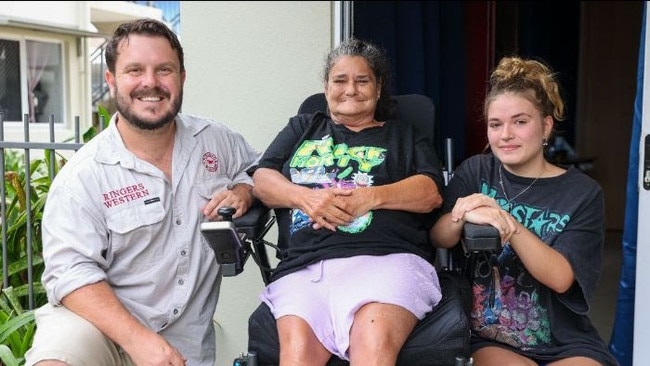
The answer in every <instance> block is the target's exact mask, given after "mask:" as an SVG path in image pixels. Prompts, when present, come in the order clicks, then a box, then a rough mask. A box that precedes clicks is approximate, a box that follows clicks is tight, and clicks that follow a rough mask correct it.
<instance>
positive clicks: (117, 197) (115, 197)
mask: <svg viewBox="0 0 650 366" xmlns="http://www.w3.org/2000/svg"><path fill="white" fill-rule="evenodd" d="M102 196H103V198H104V205H105V206H106V207H108V208H111V207H116V206H119V205H121V204H123V203H129V202H131V201H135V200H137V199H140V198H144V197H147V196H149V190H147V189H146V188H145V186H144V184H142V183H138V184H134V185H131V186H126V187H122V188H118V189H115V190H112V191H108V192H104V193H102Z"/></svg>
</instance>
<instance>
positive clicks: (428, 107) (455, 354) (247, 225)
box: [202, 93, 501, 366]
mask: <svg viewBox="0 0 650 366" xmlns="http://www.w3.org/2000/svg"><path fill="white" fill-rule="evenodd" d="M394 98H395V100H396V101H397V111H398V115H397V117H398V118H399V119H400V121H403V122H404V123H413V124H414V125H415V126H416V128H417V129H418V132H420V133H422V134H424V135H425V136H428V137H429V141H430V143H431V144H433V143H434V138H433V135H434V128H435V127H434V119H435V118H434V115H435V114H434V105H433V103H432V102H431V100H430V99H429V98H428V97H426V96H423V95H419V94H410V95H398V96H395V97H394ZM319 110H320V111H324V112H326V111H327V104H326V100H325V96H324V95H323V94H322V93H318V94H314V95H312V96H310V97H308V98H307V99H306V100H305V101H304V102H303V103H302V104H301V106H300V108H299V110H298V113H312V112H315V111H319ZM451 166H452V159H451V147H450V141H447V159H446V167H445V170H446V171H445V179H446V180H448V179H449V178H450V177H451V174H452V169H451ZM232 213H233V212H232V209H230V208H222V209H221V211H220V214H221V216H222V217H224V221H221V222H217V223H206V224H204V225H205V226H204V227H202V230H203V234H204V235H206V238H207V239H208V242H209V243H210V245H211V246H212V248H213V250H214V251H215V253H216V255H217V262H218V263H219V264H220V265H221V266H222V270H223V273H224V276H236V275H237V274H239V273H240V272H241V271H243V269H244V264H245V263H246V261H247V260H248V259H249V258H252V259H253V260H254V261H255V263H256V264H257V265H258V267H259V269H260V273H261V276H262V279H263V281H264V284H268V283H269V281H270V279H271V275H272V273H273V268H272V266H271V261H270V258H269V255H268V254H267V249H269V248H271V253H272V252H273V251H275V252H276V253H278V251H279V250H280V249H279V248H280V246H281V245H279V244H280V243H282V242H283V241H285V240H287V238H288V228H282V227H278V239H277V241H276V243H277V244H274V243H271V242H269V241H267V240H266V239H265V236H266V235H267V233H268V232H269V230H270V229H271V228H272V227H273V225H274V224H275V223H276V218H277V217H276V216H278V215H288V210H269V209H267V208H266V207H264V206H263V205H262V204H260V203H257V204H255V205H254V206H253V207H251V209H250V210H249V211H248V212H247V214H246V215H244V216H242V217H240V218H237V219H235V220H232ZM280 221H282V220H280ZM284 222H287V221H286V220H285V221H284ZM464 232H465V236H464V238H463V245H462V246H460V245H457V246H456V247H455V248H454V249H452V250H442V249H439V250H437V252H436V258H432V259H431V261H432V263H434V265H435V266H436V268H437V269H438V276H439V281H440V286H441V289H442V299H441V301H440V303H439V304H438V305H437V306H436V307H435V308H434V309H433V310H432V311H431V312H430V313H428V314H427V315H426V316H425V318H424V319H423V320H421V321H420V322H419V323H418V325H417V326H416V327H415V329H414V330H413V332H412V333H411V335H410V336H409V338H408V339H407V341H406V343H405V344H404V346H403V348H402V350H401V351H400V353H399V355H398V360H397V365H398V366H402V365H403V366H406V365H408V366H452V365H454V366H456V365H463V366H464V365H469V364H471V361H468V360H470V358H469V340H470V331H469V306H470V302H471V288H470V284H469V281H468V278H467V276H466V274H465V273H463V270H464V269H463V268H462V263H464V261H465V259H466V258H467V257H468V256H469V255H470V254H471V253H472V252H475V251H479V250H480V251H482V250H491V249H496V248H499V247H500V245H501V244H500V241H499V236H498V233H497V232H496V230H495V229H493V228H492V227H487V226H480V225H472V224H466V226H465V230H464ZM459 264H460V265H459ZM233 364H234V365H237V366H267V365H268V366H271V365H278V364H279V341H278V334H277V328H276V322H275V319H274V317H273V315H272V313H271V311H270V309H269V308H268V306H267V305H266V304H264V303H260V305H259V306H258V308H257V309H256V310H255V311H254V312H253V314H251V316H250V317H249V322H248V354H247V355H242V357H239V358H236V359H235V361H234V363H233ZM327 365H328V366H345V365H349V363H348V362H347V361H344V360H341V359H339V358H338V357H336V356H332V358H331V359H330V360H329V362H328V364H327Z"/></svg>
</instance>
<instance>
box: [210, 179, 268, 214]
mask: <svg viewBox="0 0 650 366" xmlns="http://www.w3.org/2000/svg"><path fill="white" fill-rule="evenodd" d="M254 199H255V198H254V197H253V186H251V185H249V184H245V183H239V184H236V185H235V186H234V187H232V189H226V190H223V191H219V192H215V193H214V194H213V195H212V198H211V199H210V202H208V203H207V204H206V205H205V207H203V215H204V216H205V217H206V218H207V219H208V220H210V221H217V220H222V219H223V218H222V217H221V216H220V215H219V213H218V212H217V211H218V210H219V208H221V207H224V206H230V207H233V208H235V210H236V211H235V214H234V215H233V216H232V217H233V218H237V217H240V216H242V215H243V214H245V213H246V211H248V209H249V208H250V207H251V205H252V204H253V201H254Z"/></svg>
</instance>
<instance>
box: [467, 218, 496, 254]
mask: <svg viewBox="0 0 650 366" xmlns="http://www.w3.org/2000/svg"><path fill="white" fill-rule="evenodd" d="M461 243H462V245H463V250H464V251H465V253H476V252H481V251H497V250H499V249H501V236H500V235H499V231H498V230H497V228H495V227H494V226H492V225H479V224H472V223H469V222H466V223H465V225H463V235H462V237H461Z"/></svg>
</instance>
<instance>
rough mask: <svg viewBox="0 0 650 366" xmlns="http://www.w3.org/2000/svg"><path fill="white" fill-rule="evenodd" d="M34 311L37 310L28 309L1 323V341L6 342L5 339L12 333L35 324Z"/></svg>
mask: <svg viewBox="0 0 650 366" xmlns="http://www.w3.org/2000/svg"><path fill="white" fill-rule="evenodd" d="M34 311H35V310H27V311H25V312H23V313H22V314H18V315H17V316H14V317H12V318H9V319H8V320H7V321H6V322H5V323H3V324H0V343H3V344H4V342H5V340H6V339H7V338H8V337H9V336H11V335H12V334H15V333H16V332H18V330H19V329H20V328H22V327H25V326H29V324H33V323H34Z"/></svg>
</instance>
